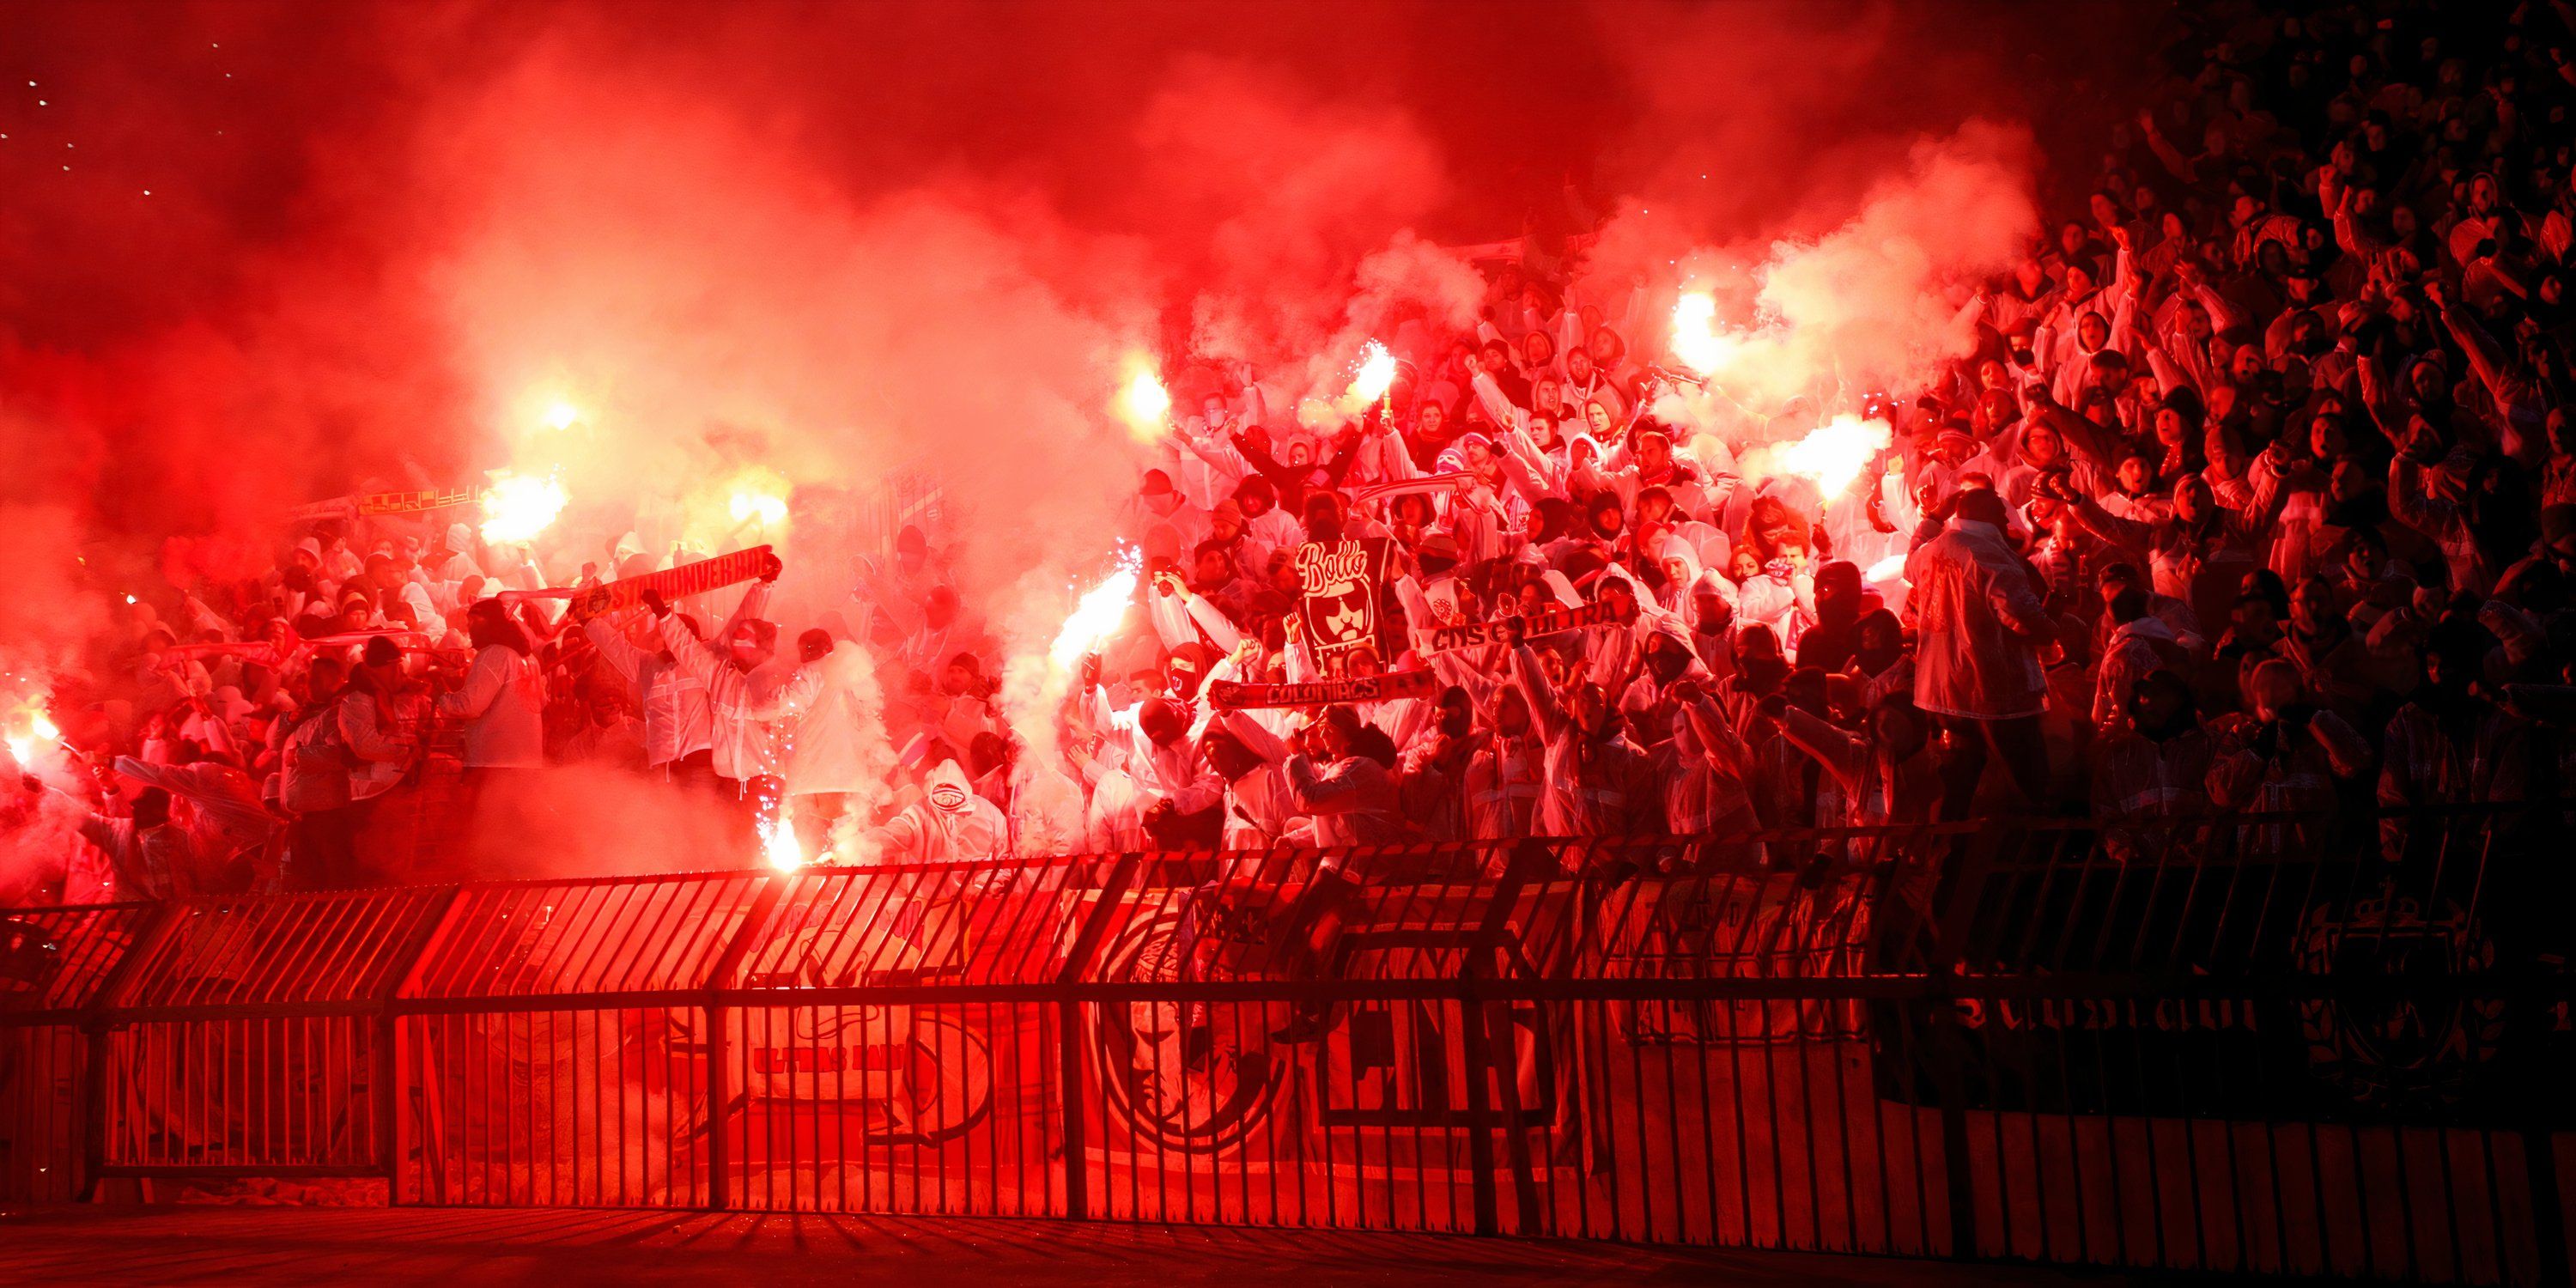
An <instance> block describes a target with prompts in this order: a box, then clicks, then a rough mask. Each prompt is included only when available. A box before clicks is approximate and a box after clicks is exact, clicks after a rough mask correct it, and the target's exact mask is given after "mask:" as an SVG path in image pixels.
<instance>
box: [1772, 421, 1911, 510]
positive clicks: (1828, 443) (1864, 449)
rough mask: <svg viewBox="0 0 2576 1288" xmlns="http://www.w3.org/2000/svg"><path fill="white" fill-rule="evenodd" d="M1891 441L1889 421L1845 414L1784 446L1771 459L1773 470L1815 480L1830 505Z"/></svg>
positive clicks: (1847, 489) (1819, 490)
mask: <svg viewBox="0 0 2576 1288" xmlns="http://www.w3.org/2000/svg"><path fill="white" fill-rule="evenodd" d="M1888 438H1889V430H1888V427H1887V422H1886V421H1883V420H1862V419H1861V418H1860V417H1858V416H1854V415H1851V414H1849V413H1845V414H1843V415H1840V416H1836V417H1834V419H1833V421H1832V423H1830V424H1827V425H1823V426H1820V427H1818V428H1817V429H1816V431H1815V432H1814V433H1811V434H1809V435H1807V436H1806V437H1805V438H1801V439H1799V440H1798V441H1796V442H1794V443H1786V444H1783V445H1781V447H1780V448H1779V449H1778V450H1777V451H1776V452H1775V453H1773V455H1772V457H1771V468H1772V469H1773V470H1774V471H1776V472H1778V473H1781V474H1795V475H1798V476H1799V477H1801V478H1805V479H1810V480H1813V481H1814V483H1815V485H1816V490H1817V491H1818V492H1819V493H1821V494H1823V496H1824V498H1825V500H1826V501H1828V502H1831V501H1833V500H1835V499H1836V498H1839V497H1840V496H1842V494H1843V493H1844V492H1846V491H1849V490H1850V488H1851V485H1852V480H1853V479H1856V478H1859V477H1860V472H1861V471H1862V470H1863V469H1866V468H1868V466H1869V463H1870V461H1871V460H1873V459H1875V458H1876V457H1877V455H1878V454H1879V453H1880V452H1883V451H1886V450H1887V443H1888Z"/></svg>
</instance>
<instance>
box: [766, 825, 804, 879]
mask: <svg viewBox="0 0 2576 1288" xmlns="http://www.w3.org/2000/svg"><path fill="white" fill-rule="evenodd" d="M760 848H761V855H762V857H764V858H766V859H768V860H769V866H771V867H773V868H776V869H778V870H779V871H781V872H793V871H795V870H797V869H798V868H801V867H804V866H805V843H804V842H802V841H799V840H797V839H796V823H795V820H793V819H790V818H789V817H787V815H786V814H784V813H781V814H780V815H779V816H778V817H777V818H776V819H774V820H769V821H765V822H763V823H762V824H761V825H760Z"/></svg>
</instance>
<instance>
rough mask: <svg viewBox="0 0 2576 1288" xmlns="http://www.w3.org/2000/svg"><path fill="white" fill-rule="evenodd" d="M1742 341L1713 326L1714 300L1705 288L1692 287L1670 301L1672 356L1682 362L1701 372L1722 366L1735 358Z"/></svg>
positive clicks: (1715, 314)
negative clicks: (1698, 289)
mask: <svg viewBox="0 0 2576 1288" xmlns="http://www.w3.org/2000/svg"><path fill="white" fill-rule="evenodd" d="M1743 347H1744V345H1743V341H1741V340H1738V339H1737V338H1735V337H1734V336H1731V335H1727V334H1725V333H1723V332H1721V331H1719V330H1718V329H1717V300H1716V298H1715V297H1713V296H1711V295H1710V294H1709V293H1708V292H1706V291H1692V292H1689V293H1688V294H1685V295H1684V296H1682V297H1681V299H1680V300H1679V301H1677V302H1675V303H1674V305H1673V356H1674V357H1676V358H1679V359H1681V360H1682V365H1684V366H1686V367H1689V368H1690V369H1691V370H1693V371H1696V372H1698V373H1699V374H1701V375H1703V376H1705V375H1709V374H1712V373H1714V372H1716V371H1717V370H1718V369H1719V368H1721V367H1724V366H1726V365H1727V364H1728V363H1729V362H1731V361H1733V360H1734V358H1735V353H1736V351H1737V350H1738V349H1741V348H1743Z"/></svg>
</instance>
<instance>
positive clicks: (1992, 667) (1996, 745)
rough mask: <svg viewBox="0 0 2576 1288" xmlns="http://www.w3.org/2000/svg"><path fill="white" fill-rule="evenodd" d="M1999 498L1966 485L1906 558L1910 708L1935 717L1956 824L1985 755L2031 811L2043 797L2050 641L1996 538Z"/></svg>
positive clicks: (2042, 613)
mask: <svg viewBox="0 0 2576 1288" xmlns="http://www.w3.org/2000/svg"><path fill="white" fill-rule="evenodd" d="M2004 519H2005V515H2004V503H2003V498H2002V497H1999V496H1997V495H1995V494H1994V493H1993V492H1991V491H1987V490H1984V489H1980V488H1972V489H1968V490H1966V491H1963V492H1961V493H1960V494H1959V498H1958V501H1957V512H1956V518H1955V520H1954V521H1953V522H1952V523H1950V524H1949V526H1948V527H1947V528H1946V529H1945V530H1944V531H1942V532H1941V533H1940V535H1938V536H1936V537H1934V538H1932V539H1931V540H1930V541H1927V542H1925V543H1923V544H1922V545H1920V546H1917V547H1915V550H1914V553H1913V554H1911V555H1909V556H1907V558H1906V563H1905V579H1906V580H1907V581H1908V582H1909V583H1911V584H1912V587H1913V589H1912V590H1911V592H1910V593H1909V594H1908V595H1907V597H1906V601H1905V610H1906V612H1907V613H1908V614H1910V615H1912V616H1913V618H1914V622H1915V637H1916V639H1917V640H1919V641H1920V644H1919V646H1918V648H1917V650H1916V653H1915V669H1914V704H1915V706H1917V707H1919V708H1921V709H1922V710H1923V711H1924V712H1925V713H1927V714H1929V715H1932V716H1934V717H1936V718H1938V719H1939V720H1940V722H1941V724H1942V726H1943V728H1944V729H1945V730H1947V731H1948V732H1949V734H1950V736H1949V737H1948V738H1947V739H1946V740H1945V745H1944V749H1943V752H1944V765H1943V771H1942V772H1943V774H1944V781H1945V783H1946V785H1947V798H1946V799H1945V800H1944V801H1943V804H1942V815H1943V817H1944V818H1945V819H1958V818H1965V817H1966V816H1967V812H1968V809H1969V805H1970V803H1971V801H1972V799H1973V797H1974V795H1975V793H1976V789H1977V783H1978V781H1979V779H1981V778H1982V777H1983V776H1984V773H1985V767H1986V759H1987V754H1988V752H1989V751H1992V752H1994V753H1995V754H1998V755H2000V756H2001V757H2002V759H2003V761H2004V765H2005V768H2006V769H2007V770H2009V771H2010V772H2011V775H2012V778H2013V782H2014V784H2015V785H2016V786H2017V787H2018V788H2019V789H2020V791H2021V793H2022V796H2023V798H2024V800H2025V801H2026V802H2027V803H2028V804H2029V805H2032V806H2038V805H2041V804H2044V803H2045V797H2046V796H2047V794H2048V756H2047V748H2046V744H2045V742H2044V740H2043V738H2042V734H2041V729H2040V719H2039V717H2040V714H2041V713H2042V712H2043V711H2044V710H2045V709H2046V707H2047V698H2048V683H2047V675H2046V673H2045V672H2044V671H2043V670H2042V669H2041V667H2040V662H2039V646H2040V645H2041V644H2043V643H2046V642H2048V641H2050V640H2053V639H2054V638H2055V637H2056V631H2057V625H2056V622H2055V621H2054V620H2053V619H2051V618H2050V617H2049V615H2048V612H2047V610H2046V608H2045V607H2044V606H2043V605H2042V603H2041V601H2040V597H2039V593H2038V588H2037V586H2036V584H2035V583H2036V578H2035V577H2034V576H2033V575H2032V574H2031V571H2030V568H2029V566H2028V565H2027V564H2025V563H2023V562H2022V561H2021V560H2020V558H2019V557H2017V556H2016V555H2015V554H2014V553H2013V550H2012V547H2011V546H2010V545H2009V544H2007V543H2006V542H2005V539H2004V534H2003V529H2004Z"/></svg>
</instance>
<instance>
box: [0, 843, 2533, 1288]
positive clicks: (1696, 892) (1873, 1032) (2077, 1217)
mask: <svg viewBox="0 0 2576 1288" xmlns="http://www.w3.org/2000/svg"><path fill="white" fill-rule="evenodd" d="M2567 822H2568V820H2567V817H2566V815H2565V814H2564V812H2563V811H2560V810H2556V809H2539V808H2531V809H2522V810H2516V811H2512V812H2510V813H2490V812H2481V811H2450V812H2429V813H2425V812H2419V813H2414V814H2409V815H2404V816H2395V817H2390V818H2387V819H2382V820H2371V819H2368V818H2365V817H2361V816H2359V815H2355V816H2353V817H2351V818H2349V819H2345V820H2337V819H2332V818H2315V817H2293V816H2242V817H2231V818H2224V819H2205V820H2189V821H2172V820H2168V821H2162V822H2157V823H2154V824H2150V825H2140V826H2135V827H2122V828H2114V829H2107V830H2106V829H2098V828H2095V827H2093V826H2092V825H2089V824H2076V823H2058V822H2016V823H2010V824H2001V823H1981V824H1960V825H1947V826H1937V827H1920V828H1912V829H1902V830H1884V829H1882V830H1869V831H1843V832H1815V831H1807V832H1775V833H1765V834H1760V835H1755V836H1747V837H1729V838H1695V839H1690V840H1639V841H1634V842H1623V843H1582V844H1569V843H1554V842H1548V843H1541V842H1521V843H1517V844H1495V845H1450V846H1417V847H1408V848H1390V849H1382V850H1360V851H1347V852H1329V853H1327V852H1315V851H1263V852H1237V853H1225V854H1205V853H1197V854H1172V853H1163V854H1128V855H1108V856H1092V857H1081V858H1066V859H1058V860H1047V861H1033V862H1020V863H1005V864H974V865H939V866H915V867H877V868H864V869H822V870H809V871H804V872H798V873H790V874H779V873H766V872H728V873H707V874H686V875H668V876H651V877H621V878H608V879H599V880H587V881H529V882H489V883H479V884H469V885H462V886H455V887H438V888H416V889H392V890H373V891H360V892H348V893H334V894H316V895H294V896H275V897H260V898H235V899H226V900H215V901H205V902H190V903H178V904H170V905H162V906H154V907H145V906H115V907H98V908H53V909H33V910H21V911H10V912H0V1198H6V1199H25V1198H51V1199H65V1198H74V1197H80V1196H82V1195H85V1194H87V1193H89V1192H91V1191H92V1190H93V1189H94V1187H96V1186H97V1185H99V1184H100V1183H102V1182H106V1181H118V1182H120V1183H127V1182H131V1181H140V1182H142V1183H144V1184H167V1183H169V1182H173V1181H179V1182H195V1183H207V1184H223V1183H227V1182H236V1181H238V1179H239V1178H246V1177H294V1178H308V1179H309V1178H330V1177H342V1178H351V1180H352V1181H353V1182H357V1183H361V1184H365V1185H368V1186H379V1187H382V1192H383V1195H384V1197H385V1199H386V1200H387V1201H391V1202H396V1203H405V1204H425V1205H467V1204H490V1205H555V1204H569V1205H589V1206H622V1207H679V1208H723V1209H756V1210H776V1211H867V1212H893V1213H935V1214H945V1215H958V1214H993V1215H1028V1216H1050V1217H1075V1218H1089V1219H1110V1220H1150V1221H1188V1222H1218V1223H1259V1224H1290V1225H1308V1226H1331V1227H1343V1228H1366V1229H1398V1230H1432V1231H1459V1232H1490V1233H1521V1234H1550V1235H1571V1236H1581V1237H1594V1238H1611V1239H1626V1240H1643V1241H1665V1242H1685V1243H1705V1244H1724V1245H1738V1246H1756V1247H1777V1248H1799V1249H1817V1250H1829V1251H1843V1252H1865V1253H1889V1254H1904V1255H1916V1256H1942V1257H1961V1258H2006V1259H2029V1260H2045V1261H2060V1262H2082V1263H2097V1264H2106V1265H2140V1266H2168V1267H2189V1268H2200V1269H2211V1270H2222V1271H2250V1272H2260V1273H2281V1274H2340V1275H2370V1276H2380V1277H2390V1278H2422V1279H2432V1280H2448V1281H2458V1282H2471V1283H2493V1282H2511V1283H2538V1282H2564V1281H2565V1280H2566V1278H2567V1275H2568V1269H2569V1261H2570V1258H2569V1248H2568V1244H2567V1236H2566V1231H2567V1230H2568V1229H2569V1225H2570V1223H2569V1221H2568V1219H2567V1217H2568V1213H2567V1211H2566V1207H2565V1198H2564V1195H2565V1193H2566V1192H2567V1187H2566V1185H2565V1184H2564V1182H2563V1180H2562V1178H2563V1177H2564V1176H2566V1175H2567V1174H2568V1170H2569V1168H2570V1167H2571V1166H2576V1137H2571V1134H2570V1133H2569V1132H2568V1131H2567V1130H2565V1129H2566V1128H2568V1127H2569V1126H2570V1124H2568V1123H2567V1122H2566V1121H2565V1119H2566V1118H2567V1116H2568V1111H2567V1110H2566V1109H2565V1108H2564V1107H2563V1106H2564V1104H2565V1097H2564V1095H2563V1094H2562V1092H2561V1088H2562V1085H2563V1084H2564V1083H2565V1082H2566V1081H2567V1076H2568V1074H2569V1073H2570V1072H2576V1060H2571V1059H2570V1046H2571V1033H2570V1022H2569V1003H2570V1000H2571V993H2570V987H2569V980H2568V977H2567V975H2566V973H2565V967H2566V960H2567V949H2568V947H2569V941H2570V939H2571V937H2576V936H2571V932H2570V931H2569V929H2568V918H2567V915H2566V909H2567V908H2568V907H2569V904H2568V901H2567V900H2566V898H2565V891H2564V890H2562V889H2561V886H2562V885H2563V884H2564V883H2565V881H2566V878H2565V877H2564V876H2563V875H2562V872H2563V871H2564V870H2565V869H2566V867H2567V863H2566V845H2565V842H2564V840H2563V838H2564V837H2565V836H2566V835H2567V826H2566V825H2567ZM2374 824H2375V825H2374Z"/></svg>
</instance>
